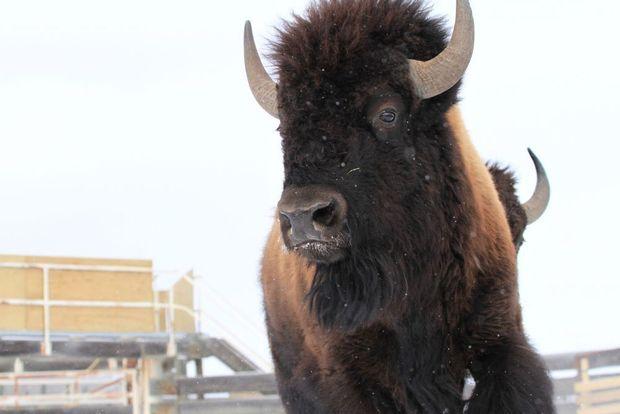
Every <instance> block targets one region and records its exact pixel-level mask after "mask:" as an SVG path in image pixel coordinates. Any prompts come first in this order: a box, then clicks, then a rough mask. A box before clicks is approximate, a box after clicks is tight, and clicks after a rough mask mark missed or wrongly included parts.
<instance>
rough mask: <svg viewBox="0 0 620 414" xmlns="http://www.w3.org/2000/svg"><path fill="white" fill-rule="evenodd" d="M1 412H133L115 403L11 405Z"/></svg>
mask: <svg viewBox="0 0 620 414" xmlns="http://www.w3.org/2000/svg"><path fill="white" fill-rule="evenodd" d="M0 413H11V414H131V407H123V406H113V405H91V406H82V407H73V408H69V407H55V408H45V407H32V408H18V407H11V408H7V409H6V410H2V409H0Z"/></svg>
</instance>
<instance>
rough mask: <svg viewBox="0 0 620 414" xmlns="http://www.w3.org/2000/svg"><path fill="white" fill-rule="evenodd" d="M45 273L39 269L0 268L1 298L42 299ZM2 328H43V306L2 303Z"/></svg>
mask: <svg viewBox="0 0 620 414" xmlns="http://www.w3.org/2000/svg"><path fill="white" fill-rule="evenodd" d="M42 275H43V273H42V271H41V270H39V269H4V268H0V299H42V298H43V282H42V281H43V276H42ZM0 315H1V317H0V330H4V331H24V330H41V329H42V326H43V308H42V307H36V306H35V307H33V306H17V305H0Z"/></svg>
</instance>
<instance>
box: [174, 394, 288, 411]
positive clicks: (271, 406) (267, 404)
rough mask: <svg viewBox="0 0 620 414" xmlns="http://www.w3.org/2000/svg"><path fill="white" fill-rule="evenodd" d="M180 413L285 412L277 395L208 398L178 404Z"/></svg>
mask: <svg viewBox="0 0 620 414" xmlns="http://www.w3.org/2000/svg"><path fill="white" fill-rule="evenodd" d="M178 410H179V414H203V413H210V412H213V413H217V414H284V408H283V407H282V403H281V402H280V398H279V397H277V396H270V397H262V398H247V399H238V400H236V399H228V398H208V399H205V400H194V401H184V402H181V403H179V404H178Z"/></svg>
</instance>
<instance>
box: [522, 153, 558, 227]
mask: <svg viewBox="0 0 620 414" xmlns="http://www.w3.org/2000/svg"><path fill="white" fill-rule="evenodd" d="M527 151H528V152H529V153H530V157H532V161H533V162H534V167H535V168H536V177H537V178H536V189H535V190H534V195H532V197H531V198H530V199H529V200H528V201H526V202H525V203H524V204H522V207H523V209H524V210H525V214H526V215H527V224H532V223H533V222H535V221H536V220H538V219H539V218H540V216H542V215H543V213H544V212H545V209H546V208H547V206H548V205H549V198H550V197H551V186H550V185H549V179H548V178H547V173H546V172H545V167H543V165H542V163H541V162H540V160H539V159H538V157H537V156H536V154H534V152H533V151H532V150H531V149H529V148H528V149H527Z"/></svg>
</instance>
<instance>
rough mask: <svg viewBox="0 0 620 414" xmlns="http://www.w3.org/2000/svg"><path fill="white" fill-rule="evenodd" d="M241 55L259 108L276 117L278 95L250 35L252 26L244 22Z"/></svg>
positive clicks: (252, 36)
mask: <svg viewBox="0 0 620 414" xmlns="http://www.w3.org/2000/svg"><path fill="white" fill-rule="evenodd" d="M243 55H244V59H245V74H246V76H247V77H248V83H249V84H250V89H251V90H252V94H254V98H256V100H257V101H258V103H259V104H260V106H262V107H263V109H264V110H265V111H267V112H269V113H270V114H271V115H272V116H274V117H276V118H277V117H278V93H277V86H278V85H277V83H275V82H274V81H273V80H272V79H271V77H270V76H269V74H268V73H267V71H266V70H265V67H264V66H263V64H262V62H261V60H260V56H259V55H258V50H256V44H255V43H254V35H253V34H252V25H251V24H250V22H249V21H247V22H245V30H244V34H243Z"/></svg>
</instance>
